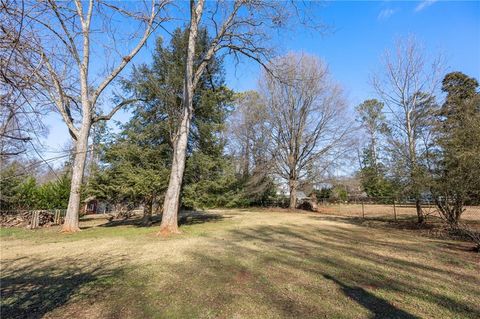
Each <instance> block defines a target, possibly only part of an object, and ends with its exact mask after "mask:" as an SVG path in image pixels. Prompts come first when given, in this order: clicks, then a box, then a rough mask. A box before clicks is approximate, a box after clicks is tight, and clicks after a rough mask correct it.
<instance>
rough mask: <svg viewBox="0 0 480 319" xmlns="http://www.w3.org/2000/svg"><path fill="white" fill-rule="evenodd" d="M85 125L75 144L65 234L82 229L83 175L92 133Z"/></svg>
mask: <svg viewBox="0 0 480 319" xmlns="http://www.w3.org/2000/svg"><path fill="white" fill-rule="evenodd" d="M83 125H84V126H85V127H84V129H82V130H81V131H80V134H79V136H78V139H77V142H76V144H75V154H74V160H73V167H72V182H71V185H70V197H69V199H68V207H67V213H66V215H65V221H64V223H63V226H62V231H63V232H76V231H79V230H80V227H79V226H78V217H79V210H80V195H81V194H80V192H81V187H82V181H83V173H84V170H85V160H86V158H87V145H88V134H89V132H90V126H89V123H84V124H83ZM87 126H88V127H87Z"/></svg>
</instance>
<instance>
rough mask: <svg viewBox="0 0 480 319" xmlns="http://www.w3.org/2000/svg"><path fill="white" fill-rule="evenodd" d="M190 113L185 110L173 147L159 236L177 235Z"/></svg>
mask: <svg viewBox="0 0 480 319" xmlns="http://www.w3.org/2000/svg"><path fill="white" fill-rule="evenodd" d="M188 113H190V112H189V111H188V110H185V114H184V121H182V126H181V130H180V132H179V136H178V140H177V141H176V143H174V146H173V161H172V171H171V172H170V180H169V182H168V188H167V192H166V194H165V201H164V204H163V215H162V223H161V225H160V234H162V235H168V234H178V233H180V232H179V230H178V211H179V208H180V190H181V188H182V181H183V172H184V171H185V155H186V150H187V140H188V133H189V131H190V115H189V114H188Z"/></svg>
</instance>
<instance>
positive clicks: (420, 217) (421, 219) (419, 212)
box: [415, 195, 425, 224]
mask: <svg viewBox="0 0 480 319" xmlns="http://www.w3.org/2000/svg"><path fill="white" fill-rule="evenodd" d="M415 208H416V209H417V219H418V223H419V224H423V223H424V222H425V216H424V215H423V210H422V204H421V202H420V198H419V196H418V195H417V196H416V198H415Z"/></svg>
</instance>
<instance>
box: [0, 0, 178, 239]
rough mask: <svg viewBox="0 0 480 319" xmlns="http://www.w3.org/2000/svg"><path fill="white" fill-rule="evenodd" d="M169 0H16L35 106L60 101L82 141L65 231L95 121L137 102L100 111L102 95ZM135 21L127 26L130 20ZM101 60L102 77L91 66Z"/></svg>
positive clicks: (70, 226) (71, 222)
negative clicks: (122, 1) (103, 112)
mask: <svg viewBox="0 0 480 319" xmlns="http://www.w3.org/2000/svg"><path fill="white" fill-rule="evenodd" d="M168 3H169V1H168V0H161V1H160V2H159V1H155V0H151V1H145V2H130V3H125V4H122V5H118V4H117V3H116V2H108V1H100V0H97V1H94V0H89V1H80V0H76V1H68V2H64V1H55V0H48V1H26V0H24V1H21V0H19V1H12V2H11V3H10V8H9V11H8V13H7V14H8V15H9V17H10V19H12V20H16V23H17V24H18V25H20V24H22V25H24V29H23V32H22V34H21V40H20V42H21V43H22V44H24V45H23V46H18V47H17V49H18V50H21V51H22V52H23V55H24V57H25V60H24V61H22V65H24V66H25V67H26V68H27V70H31V71H32V72H31V74H33V78H32V82H33V83H34V89H33V91H34V92H35V96H34V99H33V100H32V102H33V103H36V104H37V105H38V104H46V105H47V104H49V105H53V106H54V107H55V108H56V110H57V111H58V112H59V114H60V115H61V117H62V119H63V121H64V122H65V124H66V126H67V127H68V130H69V133H70V135H71V136H72V139H73V140H74V141H75V152H74V159H73V167H72V182H71V189H70V199H69V203H68V208H67V214H66V217H65V223H64V225H63V227H62V229H63V231H66V232H74V231H78V230H79V227H78V213H79V206H80V188H81V185H82V180H83V174H84V168H85V161H86V157H87V146H88V139H89V135H90V130H91V127H92V124H94V123H95V122H98V121H106V120H109V119H110V118H111V117H112V116H113V115H114V114H115V113H116V112H117V111H118V110H119V109H121V108H122V107H123V106H124V105H126V104H128V103H129V102H131V101H130V100H123V101H120V103H118V104H117V105H115V106H114V107H113V108H112V109H111V110H110V111H109V112H108V113H106V114H101V111H100V110H99V107H98V104H99V103H98V101H99V98H100V97H101V96H102V93H104V92H105V90H106V88H107V87H108V86H109V85H110V84H111V83H112V81H113V80H114V79H115V78H116V77H117V76H118V75H119V74H120V72H121V71H122V70H123V69H124V68H125V67H126V66H127V65H128V64H129V63H130V61H131V60H132V58H133V57H134V56H135V55H136V54H137V53H138V52H139V51H140V49H141V48H142V47H143V46H144V44H145V43H146V41H147V39H148V37H149V36H150V34H151V33H152V32H153V31H154V30H155V28H156V27H157V26H158V25H159V23H161V22H162V21H164V20H165V18H161V17H160V13H161V12H163V11H164V8H165V6H166V5H167V4H168ZM126 23H127V24H128V31H125V32H122V30H125V27H124V26H125V24H126ZM93 63H95V65H96V67H95V69H96V71H98V70H100V71H102V68H103V72H99V73H101V74H95V73H94V72H95V71H94V70H95V69H94V68H93V67H92V64H93Z"/></svg>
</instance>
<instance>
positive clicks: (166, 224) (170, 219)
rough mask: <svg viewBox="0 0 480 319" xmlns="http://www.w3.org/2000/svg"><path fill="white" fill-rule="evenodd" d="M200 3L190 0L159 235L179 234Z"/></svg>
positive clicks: (200, 14) (191, 110)
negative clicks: (180, 110) (178, 107)
mask: <svg viewBox="0 0 480 319" xmlns="http://www.w3.org/2000/svg"><path fill="white" fill-rule="evenodd" d="M203 5H204V1H199V2H198V5H197V6H196V7H195V6H194V1H192V2H191V3H190V6H191V7H190V30H189V34H188V48H187V58H186V62H185V81H184V84H183V101H182V102H183V103H182V107H183V114H182V118H181V122H180V126H179V128H178V131H177V134H176V135H175V141H174V143H173V159H172V171H171V172H170V180H169V182H168V188H167V192H166V194H165V202H164V204H163V215H162V223H161V224H160V234H161V235H168V234H172V233H173V234H175V233H179V230H178V211H179V208H180V190H181V188H182V182H183V172H184V171H185V156H186V152H187V143H188V134H189V133H190V122H191V119H192V115H193V91H194V89H195V88H194V84H193V78H194V69H193V63H194V59H195V43H196V42H197V34H198V24H199V22H200V17H201V16H202V10H203Z"/></svg>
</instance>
